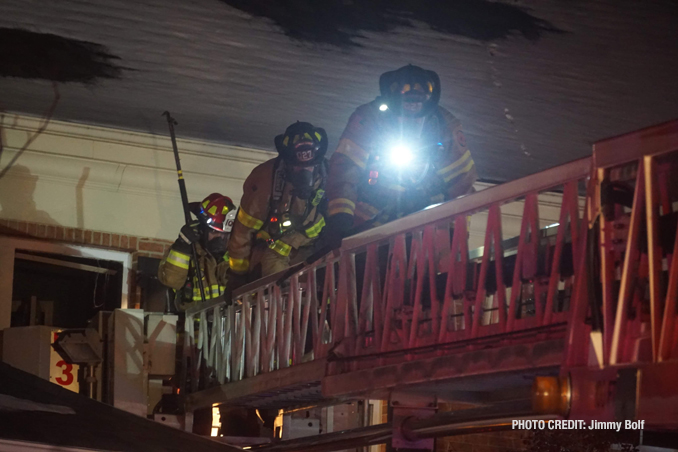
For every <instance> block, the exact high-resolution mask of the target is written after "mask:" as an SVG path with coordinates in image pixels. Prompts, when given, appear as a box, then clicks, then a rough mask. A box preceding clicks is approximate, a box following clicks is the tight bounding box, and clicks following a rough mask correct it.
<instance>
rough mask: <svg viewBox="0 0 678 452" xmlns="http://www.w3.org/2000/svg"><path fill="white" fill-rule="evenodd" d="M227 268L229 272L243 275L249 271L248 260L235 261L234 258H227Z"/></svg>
mask: <svg viewBox="0 0 678 452" xmlns="http://www.w3.org/2000/svg"><path fill="white" fill-rule="evenodd" d="M228 266H229V267H231V270H233V271H234V272H238V273H244V272H246V271H247V270H249V269H250V261H249V259H236V258H234V257H229V258H228Z"/></svg>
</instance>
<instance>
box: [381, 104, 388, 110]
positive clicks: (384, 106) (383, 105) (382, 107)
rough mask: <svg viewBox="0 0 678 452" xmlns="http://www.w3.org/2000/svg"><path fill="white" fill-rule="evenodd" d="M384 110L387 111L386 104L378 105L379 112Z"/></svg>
mask: <svg viewBox="0 0 678 452" xmlns="http://www.w3.org/2000/svg"><path fill="white" fill-rule="evenodd" d="M386 110H388V105H386V104H381V105H379V111H386Z"/></svg>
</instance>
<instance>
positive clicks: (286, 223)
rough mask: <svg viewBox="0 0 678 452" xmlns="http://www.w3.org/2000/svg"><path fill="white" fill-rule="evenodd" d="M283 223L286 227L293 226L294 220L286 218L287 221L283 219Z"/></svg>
mask: <svg viewBox="0 0 678 452" xmlns="http://www.w3.org/2000/svg"><path fill="white" fill-rule="evenodd" d="M282 225H283V227H285V228H286V227H289V226H292V222H291V221H290V220H285V221H283V224H282Z"/></svg>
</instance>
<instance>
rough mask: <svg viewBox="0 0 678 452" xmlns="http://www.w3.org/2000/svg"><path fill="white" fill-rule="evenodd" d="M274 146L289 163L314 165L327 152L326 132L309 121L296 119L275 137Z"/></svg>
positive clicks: (320, 160)
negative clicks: (282, 132)
mask: <svg viewBox="0 0 678 452" xmlns="http://www.w3.org/2000/svg"><path fill="white" fill-rule="evenodd" d="M275 148H276V149H277V150H278V154H280V156H281V157H282V158H283V160H285V162H286V163H288V164H289V165H292V166H315V165H318V164H319V163H321V162H322V160H323V158H324V157H325V153H326V152H327V133H326V132H325V129H322V128H320V127H313V124H311V123H308V122H300V121H297V122H295V123H294V124H292V125H291V126H289V127H288V128H287V130H285V133H284V134H282V135H278V136H277V137H275Z"/></svg>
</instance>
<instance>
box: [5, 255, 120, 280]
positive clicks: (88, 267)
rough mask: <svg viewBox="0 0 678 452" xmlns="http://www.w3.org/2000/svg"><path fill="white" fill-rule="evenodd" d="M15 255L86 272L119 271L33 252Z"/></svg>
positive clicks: (109, 272) (112, 272)
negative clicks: (35, 254) (38, 254)
mask: <svg viewBox="0 0 678 452" xmlns="http://www.w3.org/2000/svg"><path fill="white" fill-rule="evenodd" d="M14 257H15V258H16V259H21V260H24V261H33V262H40V263H42V264H50V265H58V266H60V267H68V268H75V269H76V270H82V271H86V272H93V273H102V274H108V275H115V274H116V273H117V271H116V270H112V269H110V268H103V267H95V266H94V265H87V264H79V263H77V262H69V261H64V260H61V259H52V258H49V257H43V256H34V255H33V254H25V253H15V254H14Z"/></svg>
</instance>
